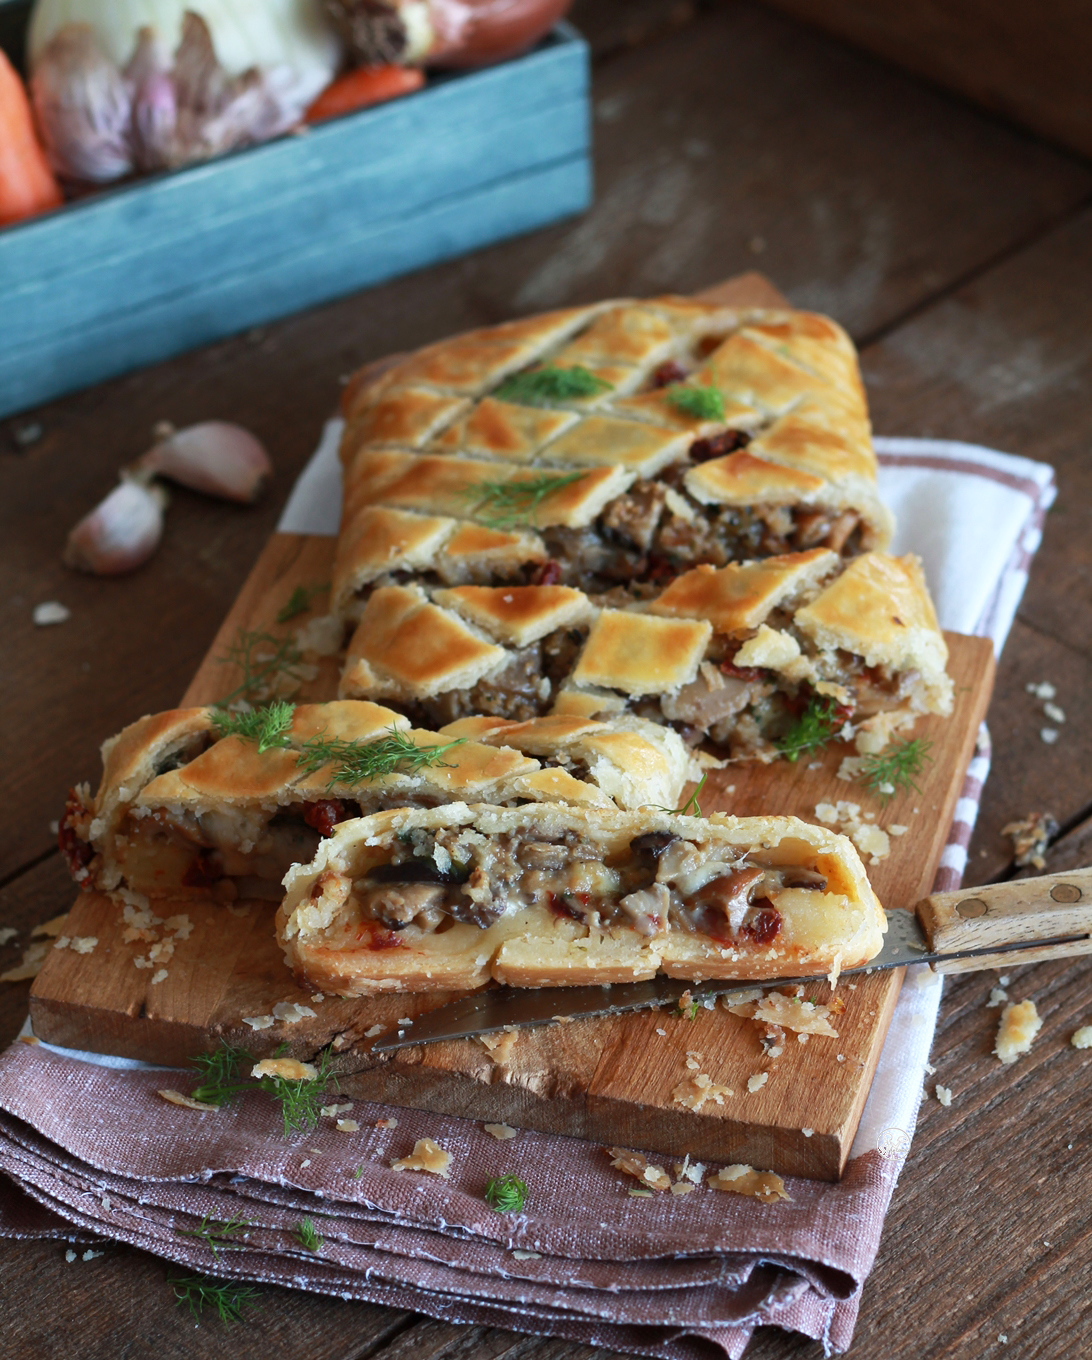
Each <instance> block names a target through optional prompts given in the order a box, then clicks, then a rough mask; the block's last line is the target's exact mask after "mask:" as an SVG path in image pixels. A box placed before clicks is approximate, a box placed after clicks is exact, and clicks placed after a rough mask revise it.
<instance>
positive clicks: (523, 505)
mask: <svg viewBox="0 0 1092 1360" xmlns="http://www.w3.org/2000/svg"><path fill="white" fill-rule="evenodd" d="M587 475H588V474H587V473H586V472H567V473H562V474H561V475H560V476H554V477H549V476H544V477H530V478H527V479H525V480H523V481H520V480H518V479H517V480H514V481H510V482H490V481H483V482H475V483H474V484H473V485H472V486H468V487H467V488H466V490H465V491H464V492H463V494H464V495H465V496H466V497H467V498H468V499H472V500H473V502H474V503H473V505H472V506H471V508H470V513H471V514H472V515H474V517H475V518H476V519H480V520H481V522H482V523H483V524H487V525H488V526H489V527H490V528H491V529H514V528H516V527H517V526H518V525H521V524H534V523H535V517H536V515H537V514H538V508H539V506H540V505H541V504H542V502H543V501H544V500H545V499H546V497H547V496H552V495H553V494H554V492H556V491H561V490H563V489H564V488H565V487H567V486H572V485H573V483H574V482H581V481H583V480H584V478H585V477H586V476H587Z"/></svg>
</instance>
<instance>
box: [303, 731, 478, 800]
mask: <svg viewBox="0 0 1092 1360" xmlns="http://www.w3.org/2000/svg"><path fill="white" fill-rule="evenodd" d="M465 742H466V738H465V737H456V738H455V739H454V740H453V741H442V742H438V743H436V745H434V746H418V745H416V743H415V742H414V741H412V740H411V738H410V737H408V736H406V734H405V733H404V732H401V731H399V730H398V729H397V728H395V727H392V728H391V730H390V731H389V732H388V733H387V735H386V736H385V737H379V738H378V739H377V740H375V741H346V740H345V739H344V738H343V737H324V736H322V735H321V734H320V735H319V736H317V737H312V738H311V739H310V740H309V741H305V742H304V743H303V746H302V748H301V749H300V752H299V756H298V764H299V766H300V768H301V769H302V770H304V771H305V772H306V773H307V774H314V773H315V772H316V771H317V770H321V769H322V768H323V766H325V765H332V766H333V772H332V773H331V775H330V779H329V783H328V784H327V788H331V789H332V788H333V787H334V786H335V785H336V784H362V783H364V782H365V781H366V780H369V779H380V778H382V777H383V775H387V774H417V772H418V771H419V770H425V769H429V768H431V767H433V766H437V765H438V766H441V767H443V768H444V769H451V768H452V767H451V766H450V765H448V764H447V763H446V762H445V761H444V760H443V759H442V757H443V756H444V755H445V754H446V753H447V752H448V751H450V750H452V749H453V748H454V747H456V746H462V745H464V744H465Z"/></svg>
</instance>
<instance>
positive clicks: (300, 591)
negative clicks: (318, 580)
mask: <svg viewBox="0 0 1092 1360" xmlns="http://www.w3.org/2000/svg"><path fill="white" fill-rule="evenodd" d="M329 589H330V587H329V585H328V584H324V585H321V586H297V587H296V588H295V590H293V592H292V594H291V595H289V597H288V600H287V602H286V603H285V604H284V605H283V606H282V607H281V608H280V609H278V611H277V622H278V623H288V622H289V620H290V619H296V618H299V616H300V615H301V614H306V613H307V612H308V611H309V610H310V608H311V601H312V600H313V599H314V598H315V596H316V595H321V594H322V592H323V591H324V590H329Z"/></svg>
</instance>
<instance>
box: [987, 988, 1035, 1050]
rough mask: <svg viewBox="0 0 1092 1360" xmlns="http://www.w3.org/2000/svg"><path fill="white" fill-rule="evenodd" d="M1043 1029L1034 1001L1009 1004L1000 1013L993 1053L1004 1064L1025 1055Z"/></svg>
mask: <svg viewBox="0 0 1092 1360" xmlns="http://www.w3.org/2000/svg"><path fill="white" fill-rule="evenodd" d="M1042 1027H1043V1022H1042V1019H1041V1018H1040V1016H1039V1011H1038V1009H1037V1008H1036V1005H1035V1002H1034V1001H1019V1002H1011V1001H1010V1002H1009V1004H1008V1005H1007V1006H1006V1007H1005V1009H1004V1010H1003V1011H1002V1012H1001V1023H1000V1025H999V1026H998V1029H997V1043H996V1044H995V1045H994V1050H993V1051H994V1053H995V1054H996V1055H997V1057H998V1058H1000V1059H1001V1061H1002V1062H1003V1063H1005V1064H1008V1063H1013V1062H1015V1061H1016V1059H1017V1058H1018V1057H1020V1055H1021V1054H1022V1053H1027V1052H1028V1050H1029V1049H1030V1048H1031V1045H1032V1043H1033V1041H1034V1039H1035V1036H1036V1035H1037V1034H1038V1033H1039V1031H1040V1030H1041V1029H1042Z"/></svg>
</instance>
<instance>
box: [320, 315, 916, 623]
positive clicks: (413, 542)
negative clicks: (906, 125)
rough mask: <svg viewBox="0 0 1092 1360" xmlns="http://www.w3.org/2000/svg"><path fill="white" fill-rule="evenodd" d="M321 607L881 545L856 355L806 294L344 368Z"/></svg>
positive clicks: (518, 324) (498, 329)
mask: <svg viewBox="0 0 1092 1360" xmlns="http://www.w3.org/2000/svg"><path fill="white" fill-rule="evenodd" d="M343 409H344V411H345V414H346V420H347V424H346V429H345V433H344V437H343V440H342V445H341V458H342V464H343V472H344V485H345V497H344V505H343V512H342V523H341V532H340V535H339V539H338V548H337V560H336V565H335V569H334V582H333V607H334V609H335V611H336V612H339V613H341V614H342V615H344V616H345V617H346V618H348V619H354V618H357V617H359V615H360V612H361V611H362V609H363V607H364V604H365V602H366V600H367V598H368V596H369V595H370V593H371V592H372V591H373V590H374V589H376V588H377V587H378V586H382V585H389V584H394V583H400V582H403V581H405V580H407V579H413V580H416V581H418V582H420V583H421V584H422V585H449V586H458V585H467V584H473V585H500V584H509V583H510V584H514V585H528V584H534V583H539V584H561V585H569V586H574V587H576V588H578V589H579V590H581V591H584V592H585V593H588V594H593V595H594V594H600V593H602V592H605V591H610V590H615V591H621V592H624V593H625V594H627V595H630V596H635V597H638V598H640V597H641V595H642V592H643V591H644V590H645V589H646V588H647V587H650V586H655V585H660V586H662V585H664V584H666V583H667V582H668V581H670V580H671V579H673V578H674V577H675V576H677V575H679V574H680V573H682V572H684V571H687V570H689V569H690V568H692V567H694V566H697V565H698V564H699V563H709V564H712V565H714V566H723V565H725V564H726V563H727V562H730V561H737V560H743V559H751V558H756V557H767V556H778V555H781V554H784V553H787V552H792V551H799V550H805V549H809V548H815V547H827V548H830V549H831V550H832V551H834V552H836V553H838V554H839V555H840V556H843V557H849V556H853V555H855V554H856V553H859V552H863V551H868V550H883V549H884V548H886V547H887V545H888V543H889V541H890V537H891V532H892V519H891V515H890V513H889V511H888V510H887V509H886V508H885V507H884V505H883V504H882V503H881V502H880V500H879V497H878V495H877V492H876V459H875V455H874V453H873V449H872V443H871V435H870V427H869V420H868V411H867V406H866V402H865V397H864V390H863V387H862V385H861V379H860V374H859V371H858V367H857V356H856V352H855V350H854V347H853V344H852V342H851V341H850V340H849V338H848V337H847V335H846V334H845V332H844V331H843V330H842V329H841V328H840V327H839V326H837V325H836V324H835V323H834V322H833V321H830V320H828V319H827V318H826V317H823V316H818V315H815V314H813V313H810V312H795V311H760V310H753V309H752V310H740V309H732V308H725V307H718V306H711V305H704V304H701V303H698V302H693V301H690V300H688V299H686V298H675V297H665V298H654V299H651V300H649V301H644V302H633V301H621V302H606V303H602V304H599V305H597V306H590V307H578V308H570V309H568V310H565V311H559V312H551V313H548V314H546V315H543V316H535V317H530V318H528V319H526V320H523V321H515V322H511V323H509V324H507V325H501V326H494V327H491V328H489V329H486V330H480V331H474V332H471V333H469V334H466V335H460V336H456V337H455V338H453V339H450V340H445V341H442V342H440V343H439V344H435V345H431V346H429V347H428V348H426V349H423V350H420V351H418V352H417V353H416V354H413V355H410V356H409V357H408V358H406V359H404V360H402V361H400V362H398V363H396V364H394V365H393V366H392V367H390V368H388V369H387V370H386V371H384V372H383V373H382V375H381V376H379V377H378V378H374V377H373V378H369V377H368V376H367V375H366V373H365V376H364V377H362V378H359V379H358V380H357V381H356V382H353V383H351V384H350V386H349V388H348V390H347V393H346V397H345V400H344V402H343Z"/></svg>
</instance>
